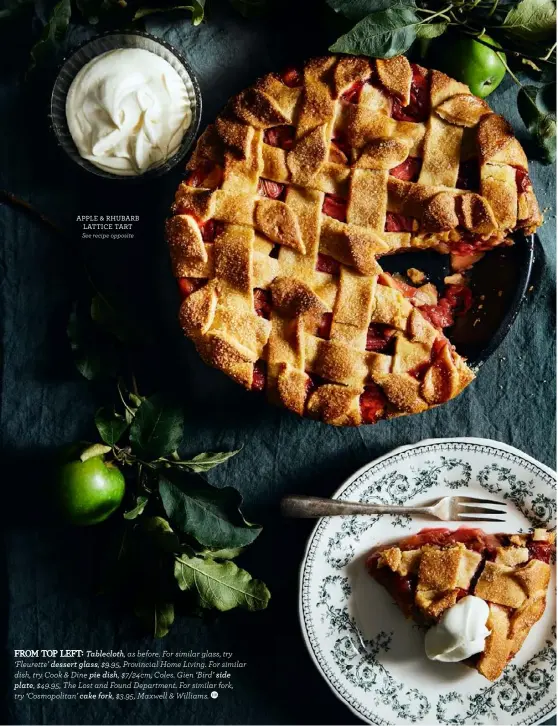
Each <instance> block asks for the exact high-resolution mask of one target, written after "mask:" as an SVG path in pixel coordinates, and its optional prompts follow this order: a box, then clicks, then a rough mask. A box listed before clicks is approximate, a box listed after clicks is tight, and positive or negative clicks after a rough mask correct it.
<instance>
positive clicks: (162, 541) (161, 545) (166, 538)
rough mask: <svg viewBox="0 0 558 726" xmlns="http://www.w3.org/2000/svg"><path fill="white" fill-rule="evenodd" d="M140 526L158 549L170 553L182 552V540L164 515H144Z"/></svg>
mask: <svg viewBox="0 0 558 726" xmlns="http://www.w3.org/2000/svg"><path fill="white" fill-rule="evenodd" d="M140 526H141V529H142V530H143V531H144V532H146V533H147V534H148V536H149V539H150V541H151V542H152V544H154V545H155V547H156V548H157V549H158V550H161V551H162V552H166V553H168V554H173V553H176V552H180V550H181V546H180V540H179V539H178V536H177V535H176V533H175V532H173V530H172V527H171V526H170V524H169V523H168V522H167V520H166V519H164V518H163V517H144V518H143V519H142V520H141V523H140Z"/></svg>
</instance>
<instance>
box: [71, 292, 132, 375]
mask: <svg viewBox="0 0 558 726" xmlns="http://www.w3.org/2000/svg"><path fill="white" fill-rule="evenodd" d="M66 332H67V334H68V339H69V341H70V347H71V349H72V353H73V357H74V363H75V365H76V368H77V369H78V371H79V372H80V373H81V375H82V376H83V377H84V378H87V380H88V381H93V380H97V379H101V378H110V377H112V376H115V375H116V373H117V370H118V366H119V363H120V356H119V353H118V350H117V349H116V347H115V346H114V344H113V343H112V342H111V341H108V340H106V339H103V338H102V337H101V336H100V335H99V334H98V333H97V332H96V331H95V330H94V327H93V324H92V322H91V319H90V318H89V316H86V315H85V314H84V313H83V311H82V309H81V307H80V306H78V304H77V303H74V305H73V307H72V310H71V312H70V317H69V319H68V327H67V328H66Z"/></svg>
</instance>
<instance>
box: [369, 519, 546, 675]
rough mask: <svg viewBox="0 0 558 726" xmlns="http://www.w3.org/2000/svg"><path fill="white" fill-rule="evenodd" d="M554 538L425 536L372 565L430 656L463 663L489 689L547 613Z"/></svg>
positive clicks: (460, 532)
mask: <svg viewBox="0 0 558 726" xmlns="http://www.w3.org/2000/svg"><path fill="white" fill-rule="evenodd" d="M554 541H555V534H554V533H553V532H549V531H547V530H546V529H535V530H534V531H533V532H529V533H521V534H487V533H486V532H484V531H483V530H481V529H468V528H467V529H466V528H462V529H457V530H454V531H451V530H449V529H425V530H423V531H421V532H419V533H418V534H414V535H411V536H408V537H405V538H404V539H402V540H400V541H399V542H398V543H397V544H396V545H384V546H380V547H377V548H374V549H373V550H372V551H371V552H370V554H369V556H368V558H367V560H366V565H367V568H368V571H369V573H370V575H371V576H372V577H373V578H374V579H375V580H376V581H377V582H378V583H380V584H381V585H382V586H383V587H385V588H386V590H387V591H388V592H389V594H390V595H391V596H392V598H393V599H394V601H395V603H396V604H397V605H398V607H399V608H400V609H401V610H402V612H403V613H404V615H405V616H406V617H407V618H411V619H413V620H414V621H415V622H416V623H418V624H419V625H420V626H421V627H422V628H428V631H427V633H426V639H425V649H426V655H427V656H428V657H429V658H430V659H431V660H438V661H442V662H459V661H463V662H464V663H465V664H466V665H468V666H471V667H472V668H475V669H476V670H477V671H478V672H479V673H480V674H481V675H483V676H484V677H485V678H487V679H488V680H489V681H494V680H496V679H497V678H499V677H500V676H501V675H502V672H503V671H504V668H505V667H506V665H507V664H508V663H509V661H510V660H511V659H512V658H513V657H514V656H515V655H516V653H517V652H518V651H519V650H520V648H521V647H522V645H523V643H524V641H525V639H526V638H527V636H528V634H529V631H530V630H531V628H532V627H533V625H534V624H535V623H536V622H537V621H538V620H539V619H540V618H541V617H542V615H543V613H544V611H545V607H546V597H547V590H548V584H549V582H550V575H551V565H550V560H551V557H552V553H553V551H554Z"/></svg>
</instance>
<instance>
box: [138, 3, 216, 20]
mask: <svg viewBox="0 0 558 726" xmlns="http://www.w3.org/2000/svg"><path fill="white" fill-rule="evenodd" d="M204 5H205V0H193V2H192V4H191V5H171V6H170V7H169V6H164V5H163V6H161V7H141V8H138V10H136V12H135V14H134V17H133V20H140V19H141V18H145V17H146V16H147V15H154V14H155V13H171V12H174V11H175V10H188V11H189V12H191V13H192V25H199V24H200V23H201V21H202V20H203V16H204Z"/></svg>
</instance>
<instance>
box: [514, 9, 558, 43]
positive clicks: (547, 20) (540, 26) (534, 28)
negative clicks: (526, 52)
mask: <svg viewBox="0 0 558 726" xmlns="http://www.w3.org/2000/svg"><path fill="white" fill-rule="evenodd" d="M503 28H504V30H506V31H507V32H508V33H511V34H513V35H517V36H518V37H519V38H521V39H522V40H527V41H530V42H541V41H545V40H548V41H552V40H553V39H554V36H555V35H556V4H555V2H554V0H521V2H520V3H518V4H517V5H516V6H515V7H512V8H511V10H510V11H509V12H508V14H507V15H506V17H505V19H504V23H503Z"/></svg>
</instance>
